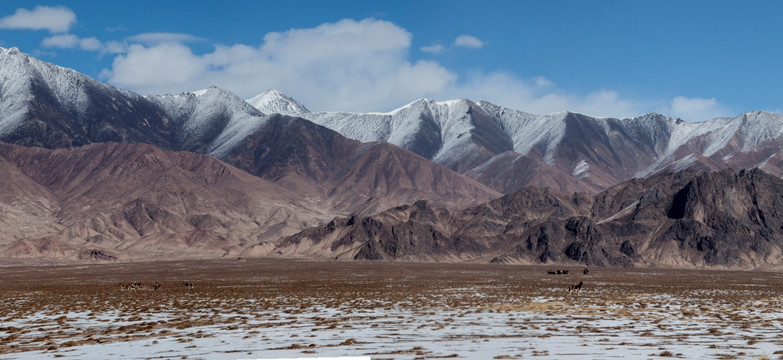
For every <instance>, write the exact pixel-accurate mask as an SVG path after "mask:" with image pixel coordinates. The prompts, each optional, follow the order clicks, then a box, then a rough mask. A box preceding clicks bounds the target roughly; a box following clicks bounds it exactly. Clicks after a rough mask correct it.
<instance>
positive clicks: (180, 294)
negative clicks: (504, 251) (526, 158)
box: [0, 259, 783, 359]
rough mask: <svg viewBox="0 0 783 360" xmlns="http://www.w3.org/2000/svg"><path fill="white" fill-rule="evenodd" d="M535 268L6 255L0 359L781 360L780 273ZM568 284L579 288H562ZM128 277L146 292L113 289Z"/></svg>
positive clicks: (0, 278)
mask: <svg viewBox="0 0 783 360" xmlns="http://www.w3.org/2000/svg"><path fill="white" fill-rule="evenodd" d="M547 269H548V268H544V267H536V266H503V265H497V266H496V265H471V264H467V265H466V264H462V265H457V264H412V263H378V262H358V263H357V262H350V263H349V262H308V261H296V260H269V259H249V260H238V261H228V260H222V261H218V260H209V261H178V262H157V263H122V264H96V265H83V264H80V265H38V266H32V265H7V266H3V267H0V303H1V304H2V306H0V321H1V322H2V323H1V325H0V356H7V357H11V358H14V357H19V358H39V357H49V358H58V357H78V358H85V357H87V358H89V357H93V358H100V357H106V356H107V355H108V356H110V357H118V358H123V357H124V358H155V357H158V358H160V357H163V358H170V357H177V358H242V357H244V358H248V357H251V358H252V357H273V358H274V357H288V356H293V357H296V356H305V355H311V356H317V355H323V356H326V355H330V356H334V355H350V356H360V355H370V356H372V357H373V359H415V358H495V359H514V358H529V357H558V358H567V357H575V358H577V357H588V358H589V357H592V358H602V357H611V356H618V357H623V356H631V357H634V358H661V357H674V358H692V357H707V358H716V359H737V358H755V359H779V358H783V340H782V339H780V334H781V333H783V276H781V274H779V273H773V272H769V273H767V272H731V271H690V270H657V269H656V270H640V269H597V268H595V269H590V270H591V271H590V273H589V274H588V275H583V274H582V272H581V268H569V270H571V271H570V274H568V275H547V271H546V270H547ZM579 281H583V282H584V288H583V289H582V291H581V293H579V294H578V295H577V294H571V295H569V294H568V292H567V291H566V288H567V287H568V285H569V284H575V283H577V282H579ZM132 282H141V283H144V284H153V283H155V282H158V283H160V284H161V288H160V290H136V291H130V290H127V291H123V290H121V288H120V286H119V284H120V283H132ZM183 282H191V283H193V288H191V289H188V288H185V287H183V286H182V283H183ZM131 344H133V345H134V348H138V347H137V345H140V344H141V345H143V347H144V348H145V349H143V350H129V349H130V345H131ZM124 345H127V346H124ZM106 351H108V352H106Z"/></svg>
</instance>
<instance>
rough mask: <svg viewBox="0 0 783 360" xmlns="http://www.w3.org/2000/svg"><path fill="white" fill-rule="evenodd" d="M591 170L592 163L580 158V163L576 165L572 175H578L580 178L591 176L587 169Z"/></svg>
mask: <svg viewBox="0 0 783 360" xmlns="http://www.w3.org/2000/svg"><path fill="white" fill-rule="evenodd" d="M588 170H590V165H589V164H587V161H585V159H582V160H579V163H578V164H576V166H574V171H572V172H571V175H573V176H576V177H578V178H580V179H583V178H586V177H588V176H589V174H588V173H587V171H588Z"/></svg>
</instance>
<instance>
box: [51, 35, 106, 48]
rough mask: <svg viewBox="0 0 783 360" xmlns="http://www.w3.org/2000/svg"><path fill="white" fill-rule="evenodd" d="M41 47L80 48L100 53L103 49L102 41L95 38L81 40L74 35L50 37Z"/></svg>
mask: <svg viewBox="0 0 783 360" xmlns="http://www.w3.org/2000/svg"><path fill="white" fill-rule="evenodd" d="M41 46H43V47H49V48H60V49H73V48H77V47H78V48H80V49H82V50H87V51H98V50H101V49H102V47H103V45H102V44H101V42H100V40H98V39H96V38H95V37H94V36H93V37H89V38H84V39H80V38H79V37H78V36H76V35H72V34H58V35H52V36H49V37H47V38H44V39H43V41H41Z"/></svg>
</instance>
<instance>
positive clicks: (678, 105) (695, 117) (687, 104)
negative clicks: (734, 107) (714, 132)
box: [659, 96, 733, 121]
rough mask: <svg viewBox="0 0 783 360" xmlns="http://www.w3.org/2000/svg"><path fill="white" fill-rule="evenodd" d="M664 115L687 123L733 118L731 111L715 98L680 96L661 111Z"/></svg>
mask: <svg viewBox="0 0 783 360" xmlns="http://www.w3.org/2000/svg"><path fill="white" fill-rule="evenodd" d="M659 111H660V112H661V113H662V114H665V115H668V116H671V117H677V118H681V119H683V120H687V121H705V120H709V119H713V118H716V117H722V116H732V115H733V114H732V113H731V111H730V110H729V109H728V108H726V107H725V106H723V105H721V104H720V103H718V101H717V100H716V99H715V98H709V99H704V98H689V97H685V96H678V97H676V98H674V99H672V100H671V102H670V103H669V105H668V106H666V107H663V108H661V109H660V110H659Z"/></svg>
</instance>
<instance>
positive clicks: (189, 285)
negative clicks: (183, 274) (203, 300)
mask: <svg viewBox="0 0 783 360" xmlns="http://www.w3.org/2000/svg"><path fill="white" fill-rule="evenodd" d="M182 287H184V288H185V289H192V288H193V283H192V282H187V281H186V282H183V283H182Z"/></svg>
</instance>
